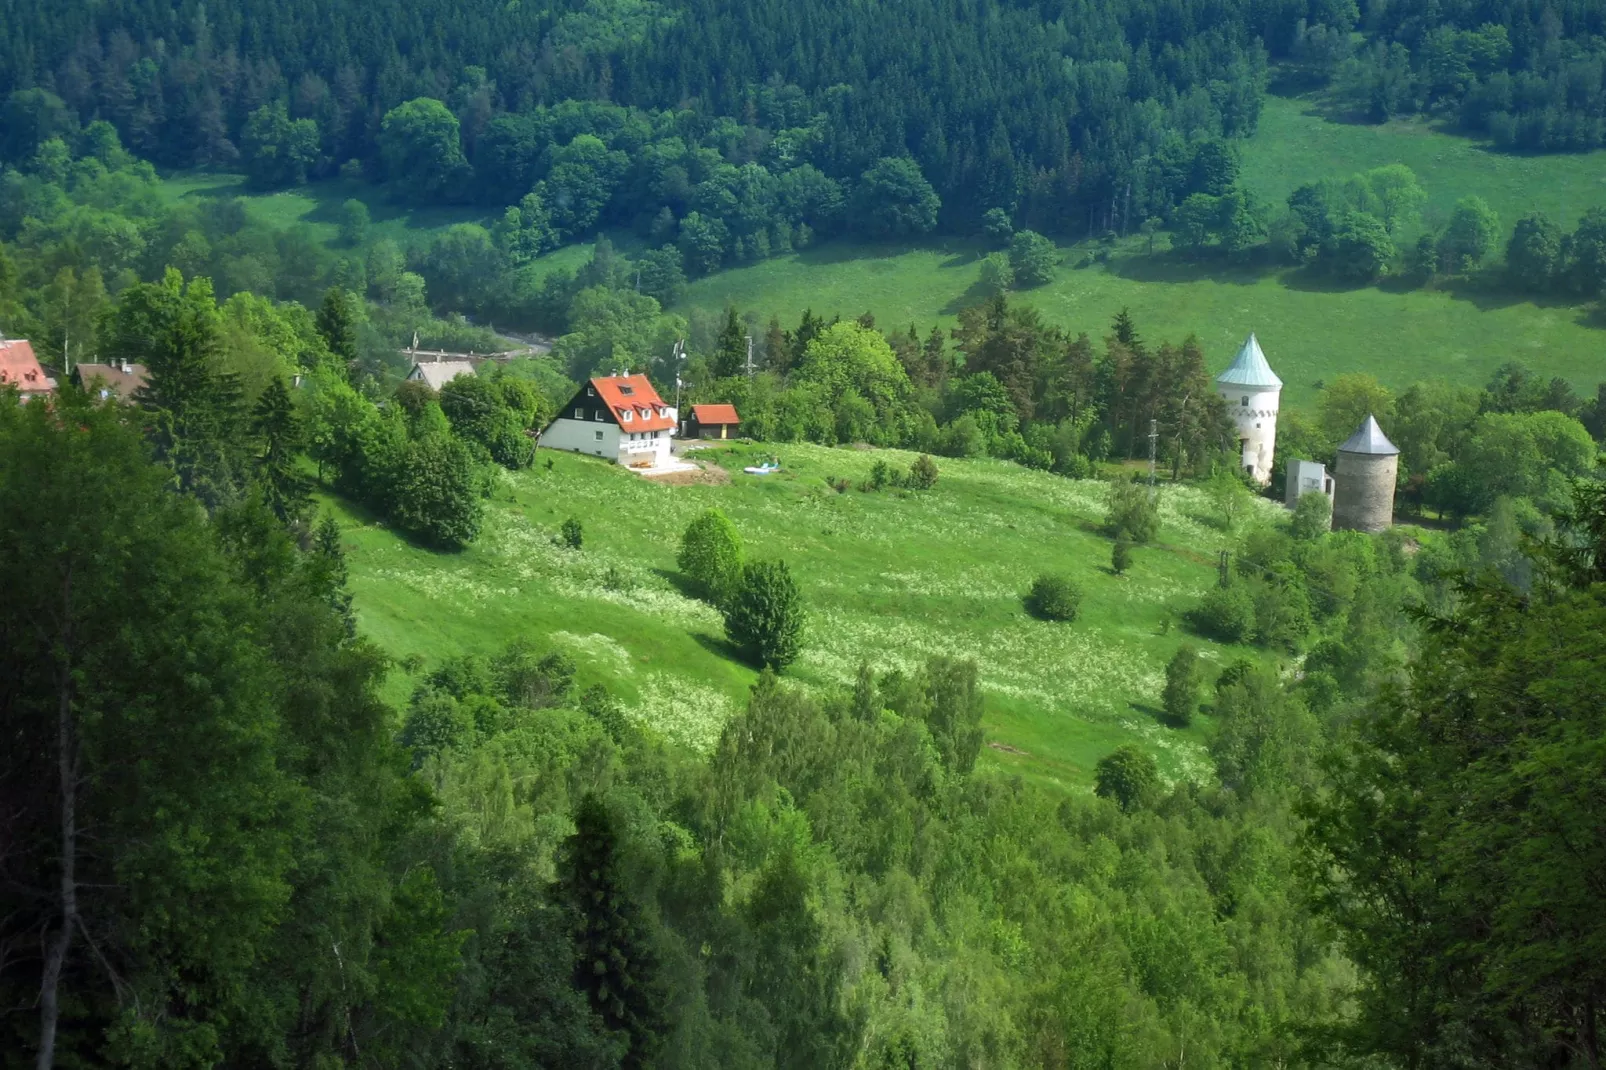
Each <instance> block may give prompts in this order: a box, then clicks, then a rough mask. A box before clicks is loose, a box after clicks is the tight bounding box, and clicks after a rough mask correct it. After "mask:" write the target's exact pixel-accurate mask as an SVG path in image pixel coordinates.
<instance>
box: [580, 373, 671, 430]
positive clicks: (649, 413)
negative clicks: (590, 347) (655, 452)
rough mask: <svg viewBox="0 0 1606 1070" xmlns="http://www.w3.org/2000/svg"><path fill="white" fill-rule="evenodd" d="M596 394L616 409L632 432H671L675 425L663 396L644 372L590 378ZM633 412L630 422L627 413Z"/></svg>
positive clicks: (616, 416)
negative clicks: (640, 373)
mask: <svg viewBox="0 0 1606 1070" xmlns="http://www.w3.org/2000/svg"><path fill="white" fill-rule="evenodd" d="M591 385H592V387H593V388H594V389H595V390H596V392H597V397H599V398H601V399H602V400H603V401H604V402H606V403H607V405H608V408H610V409H612V410H613V415H614V419H616V420H618V421H619V424H620V426H621V427H626V428H627V429H628V430H631V431H668V430H671V429H672V428H673V427H674V426H675V421H674V420H673V419H672V418H671V417H670V415H669V409H668V407H667V406H666V405H664V399H663V398H661V397H659V396H658V391H656V390H654V389H653V388H652V383H651V382H649V381H648V379H647V377H646V376H645V375H610V376H606V377H598V378H596V379H593V380H591ZM627 412H628V413H630V416H631V418H630V420H629V421H628V424H627V422H626V420H625V413H627Z"/></svg>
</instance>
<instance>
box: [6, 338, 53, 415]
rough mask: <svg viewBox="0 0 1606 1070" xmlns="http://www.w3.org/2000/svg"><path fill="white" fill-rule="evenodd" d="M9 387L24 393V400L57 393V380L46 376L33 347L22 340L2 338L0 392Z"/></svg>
mask: <svg viewBox="0 0 1606 1070" xmlns="http://www.w3.org/2000/svg"><path fill="white" fill-rule="evenodd" d="M8 386H12V387H16V388H17V389H18V390H19V391H21V392H22V400H23V401H27V400H29V399H30V398H38V397H45V396H47V395H49V394H54V393H55V392H56V380H54V379H52V378H51V377H50V376H48V375H46V374H45V370H44V369H43V368H41V367H40V366H39V358H38V357H36V356H34V355H33V346H31V345H29V344H28V343H27V342H25V341H23V340H22V339H20V338H0V390H3V389H5V388H6V387H8Z"/></svg>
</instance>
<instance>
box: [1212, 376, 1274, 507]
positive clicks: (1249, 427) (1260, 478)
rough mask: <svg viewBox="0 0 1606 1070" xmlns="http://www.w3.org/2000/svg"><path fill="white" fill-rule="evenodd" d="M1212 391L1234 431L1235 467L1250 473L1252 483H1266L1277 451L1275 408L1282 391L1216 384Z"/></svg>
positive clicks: (1269, 480) (1269, 479) (1269, 477)
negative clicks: (1217, 393)
mask: <svg viewBox="0 0 1606 1070" xmlns="http://www.w3.org/2000/svg"><path fill="white" fill-rule="evenodd" d="M1216 389H1217V390H1219V391H1221V397H1222V400H1223V401H1225V402H1226V403H1227V414H1228V415H1229V416H1231V417H1232V419H1233V423H1234V424H1236V425H1237V427H1238V441H1239V443H1240V450H1241V456H1240V458H1239V464H1240V465H1242V466H1243V467H1244V468H1247V469H1248V470H1249V471H1250V474H1252V475H1253V476H1254V478H1255V482H1257V483H1260V484H1262V485H1265V484H1267V483H1270V482H1271V463H1272V456H1273V454H1275V453H1276V451H1277V407H1278V402H1279V399H1280V398H1281V396H1282V388H1281V387H1275V386H1274V387H1254V386H1241V385H1238V384H1234V383H1217V384H1216Z"/></svg>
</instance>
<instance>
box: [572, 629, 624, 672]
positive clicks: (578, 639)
mask: <svg viewBox="0 0 1606 1070" xmlns="http://www.w3.org/2000/svg"><path fill="white" fill-rule="evenodd" d="M552 640H553V642H555V643H558V644H559V645H561V646H564V647H566V648H568V650H569V652H570V653H571V654H573V655H574V656H575V657H576V658H579V659H583V660H586V661H590V662H592V663H593V664H596V665H600V666H602V667H603V668H605V669H607V670H608V671H610V672H614V673H617V674H618V675H620V676H628V675H630V673H631V672H633V671H634V670H635V667H634V666H633V665H631V663H630V651H628V650H626V649H625V645H624V644H623V643H621V642H619V640H617V639H615V638H614V637H613V636H611V635H603V634H602V633H601V632H592V633H591V634H590V635H576V634H574V633H573V632H553V633H552Z"/></svg>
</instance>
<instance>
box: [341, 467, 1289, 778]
mask: <svg viewBox="0 0 1606 1070" xmlns="http://www.w3.org/2000/svg"><path fill="white" fill-rule="evenodd" d="M771 453H773V454H775V455H778V456H779V457H780V460H781V461H782V463H783V465H784V466H785V469H786V471H785V473H784V474H782V475H780V476H772V477H766V478H759V477H753V476H747V475H743V474H742V473H741V468H742V467H743V466H744V465H745V464H752V463H755V461H756V458H757V457H758V456H760V455H761V454H760V453H759V452H758V451H757V450H756V448H744V447H737V448H733V449H730V450H722V451H720V452H719V453H718V454H717V455H715V456H717V458H718V460H719V462H720V463H721V464H723V465H724V466H726V467H727V468H728V470H729V471H731V472H732V473H734V474H733V476H732V481H731V482H730V483H729V484H726V485H717V486H715V485H703V486H690V487H665V486H660V485H655V484H652V483H649V482H647V481H645V480H642V479H640V478H639V477H637V476H634V475H632V474H630V473H628V472H625V471H623V470H621V469H619V468H617V467H615V466H612V465H607V464H604V463H602V462H600V461H596V460H592V459H588V458H584V457H578V456H574V455H572V454H566V453H557V452H553V451H546V450H543V451H542V453H541V460H540V461H539V462H538V463H537V466H536V467H535V468H534V469H533V470H531V471H529V472H525V473H521V474H518V475H513V476H507V477H506V478H505V479H504V481H503V483H502V485H501V487H500V488H499V490H498V492H497V495H496V500H495V502H494V503H493V504H492V505H491V506H490V508H489V510H488V516H487V523H486V527H485V532H484V534H483V535H482V536H481V537H480V539H479V540H478V542H477V543H476V544H475V545H474V546H473V547H471V548H470V549H468V550H467V551H464V552H463V553H461V554H456V555H441V554H436V553H432V552H429V551H426V550H422V549H419V548H416V547H413V546H410V545H408V544H407V543H405V542H404V541H402V540H400V539H398V538H397V537H396V536H395V535H393V534H391V533H390V532H389V531H387V530H386V529H385V528H383V527H382V526H380V525H377V524H374V523H370V522H368V521H367V520H366V519H365V518H362V517H360V516H357V515H354V514H352V513H349V512H343V513H342V514H341V519H342V521H343V522H344V523H346V524H348V525H350V527H349V528H348V531H347V538H346V541H347V545H348V547H349V552H350V560H351V569H352V586H353V588H354V590H355V593H356V604H357V609H358V612H359V615H360V617H361V622H362V627H363V629H364V631H365V632H367V633H368V634H370V635H371V636H373V637H374V638H375V639H376V640H378V641H379V642H380V643H381V644H382V645H383V646H384V647H385V648H386V649H387V650H389V651H391V652H392V653H394V654H395V655H396V656H397V657H399V658H405V657H407V656H408V655H419V656H421V657H422V658H423V660H424V663H425V670H426V671H427V669H428V668H430V667H433V666H434V665H436V664H438V663H439V661H440V659H441V658H442V657H444V656H448V655H450V654H454V653H458V652H462V651H489V650H493V649H496V648H499V647H500V646H502V645H504V644H505V643H506V642H507V641H508V640H509V639H511V638H513V637H514V636H518V635H526V636H530V637H532V638H536V639H538V640H540V641H543V642H551V643H553V644H555V645H558V646H561V647H563V648H564V649H566V650H568V651H569V653H571V654H572V655H573V656H574V657H575V658H576V660H577V661H578V662H579V663H580V665H581V668H582V675H583V677H584V678H585V680H586V682H588V683H589V682H593V681H602V682H606V683H607V684H608V686H609V687H610V688H611V689H612V690H613V691H614V692H615V693H616V694H617V695H618V696H619V697H620V699H621V700H622V701H623V702H624V704H625V705H627V706H628V707H630V708H631V709H633V710H636V711H639V712H640V714H641V715H642V716H644V717H650V719H651V720H653V721H654V723H657V724H658V725H659V726H660V727H661V728H663V729H664V730H665V731H667V732H669V733H670V734H672V735H674V736H676V737H678V738H680V739H683V740H686V741H687V742H689V743H691V744H693V745H694V746H699V747H707V746H709V745H711V744H712V742H713V741H714V739H715V738H716V737H717V733H718V731H719V726H720V725H721V724H722V723H723V719H724V718H725V717H726V716H727V715H728V714H729V713H730V712H731V711H732V710H733V709H735V708H736V707H737V705H738V704H740V703H741V702H743V701H744V698H745V695H746V692H747V688H748V687H749V685H750V684H751V683H752V681H753V679H754V674H753V672H752V671H751V670H749V669H748V668H746V667H745V666H742V665H740V664H738V663H737V662H736V661H735V660H733V659H732V657H731V656H730V655H729V653H728V651H727V650H726V648H725V643H724V639H723V629H722V625H721V621H720V618H719V616H718V615H717V614H716V613H715V612H714V611H713V610H711V609H710V608H708V607H707V606H705V605H703V604H702V603H701V602H697V601H694V600H692V599H690V598H687V597H686V596H685V595H684V594H682V592H681V590H680V588H679V586H678V576H677V574H676V572H675V563H674V556H675V551H676V548H677V546H678V543H679V537H680V533H681V532H682V531H683V530H684V529H685V526H686V524H687V523H689V522H690V521H691V519H692V518H693V517H694V516H696V515H697V513H699V512H701V511H702V510H704V509H706V508H708V507H710V506H716V505H717V506H719V507H720V508H721V509H723V510H725V511H726V513H727V514H728V515H729V516H730V517H731V518H732V520H733V521H734V522H735V524H736V525H737V527H738V528H739V529H740V531H741V533H742V536H743V538H744V540H745V542H746V545H747V548H748V553H749V556H750V557H779V558H782V559H784V560H786V561H787V562H788V563H789V564H790V565H791V566H792V568H793V569H794V571H795V574H796V575H797V577H798V580H799V583H800V585H801V587H802V588H803V591H804V594H805V597H806V599H807V601H808V604H809V607H810V611H811V622H810V632H809V636H808V640H807V643H806V651H805V653H804V655H803V657H802V660H801V661H800V662H799V663H798V664H797V665H796V666H794V667H793V668H792V669H791V670H789V672H790V674H791V675H793V676H795V677H797V678H799V679H802V680H804V681H807V682H809V683H812V684H817V685H819V684H837V683H846V682H849V681H851V680H852V677H853V674H854V673H855V672H856V670H857V668H858V665H859V663H860V660H861V659H868V660H869V662H870V663H871V664H872V665H874V666H875V667H876V668H878V669H880V670H883V671H884V670H888V669H892V668H896V667H901V666H911V665H914V664H918V663H919V662H920V661H922V660H924V659H925V658H926V657H928V656H930V655H932V654H950V655H957V656H964V657H974V658H976V659H977V660H978V661H980V662H981V664H982V666H983V674H984V682H985V686H986V690H987V693H988V696H989V704H988V708H987V716H986V720H985V722H984V724H985V727H986V731H987V740H988V742H989V743H990V744H994V746H989V747H988V748H987V749H986V750H985V751H984V754H985V759H984V760H985V761H988V762H990V763H992V764H994V765H995V766H1000V767H1003V768H1007V769H1011V770H1016V771H1019V772H1021V773H1022V774H1024V775H1027V776H1030V777H1033V778H1039V779H1043V780H1046V781H1051V782H1055V783H1058V784H1061V785H1067V786H1086V785H1088V784H1089V783H1090V781H1091V771H1092V767H1093V764H1094V763H1095V762H1096V761H1097V760H1098V759H1099V758H1100V757H1101V756H1103V755H1104V754H1106V753H1108V752H1109V751H1110V750H1112V749H1113V748H1114V747H1116V746H1117V745H1119V744H1121V743H1123V742H1128V741H1132V740H1139V741H1142V742H1144V743H1145V744H1146V745H1147V746H1149V747H1150V748H1151V749H1153V750H1154V752H1155V753H1156V755H1157V756H1158V757H1159V759H1160V762H1161V765H1162V768H1163V769H1164V771H1165V772H1166V774H1167V775H1168V776H1170V777H1182V776H1191V775H1193V774H1196V773H1201V772H1202V771H1203V770H1204V769H1205V768H1207V767H1206V765H1205V764H1204V763H1205V762H1206V760H1207V759H1206V757H1205V755H1204V751H1203V748H1202V745H1201V744H1202V741H1203V740H1204V739H1205V738H1207V732H1208V727H1209V726H1208V719H1206V718H1200V719H1198V720H1197V721H1196V723H1195V724H1194V725H1193V726H1192V727H1191V728H1188V729H1178V728H1174V727H1170V726H1168V725H1166V724H1163V723H1162V718H1161V716H1160V714H1159V713H1158V711H1157V710H1156V709H1155V707H1157V706H1158V704H1159V695H1160V690H1161V687H1162V683H1163V675H1162V674H1163V670H1164V666H1165V662H1166V660H1167V659H1168V658H1169V657H1170V656H1171V654H1172V653H1173V652H1174V651H1175V649H1176V647H1177V645H1178V644H1179V643H1180V642H1182V640H1183V638H1184V634H1183V632H1182V629H1181V628H1180V627H1177V626H1170V624H1169V623H1168V622H1172V621H1180V615H1181V613H1182V612H1183V611H1184V610H1185V609H1187V608H1188V607H1190V606H1192V605H1193V604H1194V603H1195V602H1196V601H1197V599H1198V598H1199V596H1200V595H1201V594H1202V593H1203V592H1204V591H1205V590H1206V589H1207V588H1208V587H1209V585H1210V584H1211V583H1212V582H1213V579H1214V575H1215V573H1214V552H1215V550H1216V549H1217V548H1218V547H1219V546H1221V545H1222V544H1223V542H1224V540H1225V536H1224V535H1223V533H1222V532H1220V531H1219V530H1217V529H1216V528H1215V527H1214V526H1213V525H1212V523H1211V521H1210V519H1209V514H1210V508H1209V506H1208V505H1207V504H1206V502H1205V500H1204V498H1203V496H1202V494H1201V493H1200V492H1199V491H1197V490H1194V489H1192V488H1165V489H1164V490H1163V492H1162V499H1161V509H1162V516H1163V519H1164V522H1165V524H1164V529H1163V531H1162V534H1161V537H1160V541H1159V544H1158V545H1156V546H1153V547H1145V548H1140V549H1138V550H1137V551H1136V562H1135V565H1134V567H1133V569H1132V570H1131V572H1129V573H1128V574H1127V575H1126V576H1125V577H1117V576H1115V575H1114V574H1112V573H1111V572H1110V571H1109V570H1108V568H1107V566H1108V563H1109V557H1110V543H1109V541H1108V540H1107V539H1105V538H1103V537H1102V536H1100V535H1098V534H1097V533H1096V532H1095V531H1094V530H1093V529H1094V526H1095V525H1096V524H1097V522H1098V520H1099V519H1100V518H1101V517H1102V515H1103V493H1104V487H1103V485H1102V484H1100V483H1097V482H1072V481H1068V480H1064V479H1061V478H1059V477H1056V476H1051V475H1047V474H1044V473H1039V472H1032V471H1028V470H1025V469H1022V468H1019V467H1017V466H1015V465H1012V464H1007V463H1004V462H995V461H955V460H944V461H942V462H941V464H942V473H941V478H940V480H939V482H938V484H937V486H936V488H935V489H934V490H932V491H930V492H927V493H925V494H921V495H907V494H904V493H900V492H896V491H883V492H880V493H874V494H869V493H860V492H858V491H850V492H848V493H846V494H837V493H835V492H833V491H831V490H829V489H828V488H827V487H826V485H825V479H826V477H828V476H833V475H834V476H843V477H850V478H856V479H861V478H863V477H864V476H866V475H867V474H868V472H869V468H870V465H871V463H872V462H873V460H874V459H875V458H876V457H878V456H880V457H886V458H888V459H890V460H894V461H896V462H899V463H904V464H907V463H908V462H909V461H910V460H912V459H913V458H912V455H904V454H896V453H873V452H867V451H853V450H833V449H826V448H823V447H814V446H782V447H775V448H774V449H773V450H772V451H765V452H764V453H763V454H762V456H769V455H771ZM702 456H705V457H706V456H709V454H703V455H702ZM548 458H550V459H551V461H552V468H551V469H550V470H547V469H546V468H545V463H546V460H547V459H548ZM1262 509H1263V511H1264V512H1265V513H1266V514H1267V515H1276V513H1277V512H1278V510H1277V507H1276V506H1275V505H1272V504H1271V503H1263V504H1262ZM571 515H573V516H577V517H579V518H580V519H581V520H582V521H583V523H584V525H585V548H584V549H583V550H582V551H580V552H574V551H570V550H568V549H565V548H562V547H559V546H558V545H557V544H556V542H555V540H554V538H553V536H554V534H555V532H556V530H557V528H558V526H559V525H560V524H561V523H562V522H563V520H564V519H565V518H566V517H568V516H571ZM1047 570H1056V571H1064V572H1068V573H1070V574H1072V575H1074V576H1075V577H1076V579H1077V580H1078V581H1079V582H1080V583H1081V584H1082V585H1083V587H1084V589H1085V592H1086V597H1085V599H1084V602H1083V615H1082V617H1081V619H1079V620H1077V621H1076V622H1074V623H1071V624H1050V623H1046V622H1042V621H1038V620H1035V619H1033V618H1031V617H1029V616H1028V615H1027V614H1026V613H1025V611H1024V610H1023V609H1022V608H1021V601H1020V594H1021V592H1022V591H1024V590H1025V589H1026V587H1027V586H1029V584H1030V582H1031V580H1032V577H1033V576H1035V575H1036V574H1038V573H1039V572H1042V571H1047ZM1202 646H1203V647H1204V649H1205V657H1206V658H1207V659H1209V660H1210V663H1211V664H1214V665H1216V666H1220V665H1221V664H1224V659H1229V658H1231V657H1234V656H1240V655H1243V654H1249V653H1250V651H1248V649H1247V648H1244V649H1229V648H1222V647H1218V646H1215V645H1214V644H1210V643H1203V644H1202ZM1251 656H1253V655H1251ZM411 679H412V678H410V677H408V676H406V674H404V673H400V672H398V674H397V675H396V676H395V677H393V679H392V683H391V687H392V689H393V692H394V694H393V696H392V697H394V698H396V699H398V700H400V699H403V698H405V695H406V693H407V691H408V690H409V689H410V687H411Z"/></svg>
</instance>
